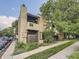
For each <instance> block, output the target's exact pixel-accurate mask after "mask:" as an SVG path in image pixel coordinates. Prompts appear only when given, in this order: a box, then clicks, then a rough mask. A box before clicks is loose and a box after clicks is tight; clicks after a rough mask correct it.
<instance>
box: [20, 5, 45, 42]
mask: <svg viewBox="0 0 79 59" xmlns="http://www.w3.org/2000/svg"><path fill="white" fill-rule="evenodd" d="M43 22H44V21H43V18H42V17H41V16H35V15H32V14H30V13H28V12H27V8H26V6H25V5H24V4H23V5H22V6H21V10H20V16H19V20H18V41H20V42H23V43H28V42H39V43H43V40H42V32H43V30H44V26H43V25H44V23H43Z"/></svg>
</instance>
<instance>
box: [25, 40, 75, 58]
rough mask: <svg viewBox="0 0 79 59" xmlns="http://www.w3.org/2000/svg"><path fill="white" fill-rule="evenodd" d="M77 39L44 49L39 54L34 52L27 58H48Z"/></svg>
mask: <svg viewBox="0 0 79 59" xmlns="http://www.w3.org/2000/svg"><path fill="white" fill-rule="evenodd" d="M74 42H75V41H70V42H67V43H64V44H61V45H59V46H56V47H53V48H49V49H47V50H44V51H42V52H40V53H37V54H33V55H31V56H29V57H27V58H25V59H48V57H50V56H52V55H54V54H56V53H57V52H59V51H61V50H62V49H64V48H66V47H68V46H70V45H71V44H73V43H74Z"/></svg>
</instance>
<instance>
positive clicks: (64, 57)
mask: <svg viewBox="0 0 79 59" xmlns="http://www.w3.org/2000/svg"><path fill="white" fill-rule="evenodd" d="M76 48H79V42H76V43H74V44H73V45H71V46H69V47H67V48H65V49H63V50H62V51H60V52H58V53H57V54H55V55H53V56H51V57H49V58H48V59H68V56H70V55H71V54H72V53H73V52H74V50H75V49H76Z"/></svg>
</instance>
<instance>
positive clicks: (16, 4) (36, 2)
mask: <svg viewBox="0 0 79 59" xmlns="http://www.w3.org/2000/svg"><path fill="white" fill-rule="evenodd" d="M45 2H47V0H0V30H1V29H4V28H6V27H9V26H11V23H12V22H13V21H15V20H16V19H17V18H18V17H19V11H20V6H21V5H22V4H25V5H26V7H27V9H28V12H29V13H31V14H34V15H37V14H39V12H40V10H39V8H40V7H41V5H42V4H43V3H45Z"/></svg>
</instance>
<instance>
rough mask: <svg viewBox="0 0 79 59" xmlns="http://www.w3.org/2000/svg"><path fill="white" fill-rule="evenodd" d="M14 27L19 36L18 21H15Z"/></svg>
mask: <svg viewBox="0 0 79 59" xmlns="http://www.w3.org/2000/svg"><path fill="white" fill-rule="evenodd" d="M12 27H13V29H15V32H16V34H17V32H18V20H16V21H14V22H13V23H12Z"/></svg>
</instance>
